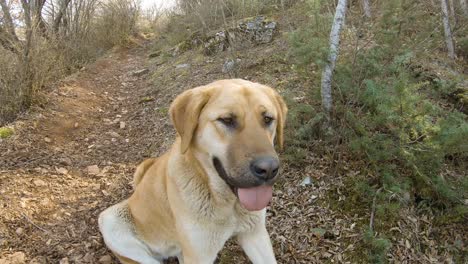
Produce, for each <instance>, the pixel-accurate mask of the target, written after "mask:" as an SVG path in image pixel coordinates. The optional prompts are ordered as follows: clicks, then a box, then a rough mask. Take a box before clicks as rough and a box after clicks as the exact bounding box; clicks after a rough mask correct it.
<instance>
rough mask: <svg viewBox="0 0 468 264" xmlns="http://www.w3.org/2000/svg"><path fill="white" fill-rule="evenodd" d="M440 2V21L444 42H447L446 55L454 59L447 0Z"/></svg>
mask: <svg viewBox="0 0 468 264" xmlns="http://www.w3.org/2000/svg"><path fill="white" fill-rule="evenodd" d="M440 3H441V7H442V22H443V23H444V32H445V42H446V43H447V52H448V56H449V57H450V58H451V59H455V50H454V48H453V41H452V30H451V28H450V21H449V14H448V8H447V1H446V0H440Z"/></svg>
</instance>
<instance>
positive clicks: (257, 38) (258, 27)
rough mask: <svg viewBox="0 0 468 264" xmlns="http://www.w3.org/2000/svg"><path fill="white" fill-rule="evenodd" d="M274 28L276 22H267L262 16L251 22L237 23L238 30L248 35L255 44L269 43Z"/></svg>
mask: <svg viewBox="0 0 468 264" xmlns="http://www.w3.org/2000/svg"><path fill="white" fill-rule="evenodd" d="M276 27H277V24H276V22H274V21H267V20H266V19H265V17H264V16H257V17H255V18H254V19H253V20H247V21H245V22H241V23H239V29H240V30H241V31H243V32H245V33H246V34H248V35H250V37H251V38H252V40H253V41H254V42H255V43H257V44H264V43H269V42H271V41H272V40H273V34H274V32H275V30H276Z"/></svg>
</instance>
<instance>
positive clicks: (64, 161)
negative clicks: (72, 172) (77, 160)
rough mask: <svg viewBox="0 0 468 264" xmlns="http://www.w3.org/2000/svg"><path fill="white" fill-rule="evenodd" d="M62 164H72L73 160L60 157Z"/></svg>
mask: <svg viewBox="0 0 468 264" xmlns="http://www.w3.org/2000/svg"><path fill="white" fill-rule="evenodd" d="M60 164H61V165H65V166H70V165H71V164H72V161H71V159H70V158H68V157H65V158H61V159H60Z"/></svg>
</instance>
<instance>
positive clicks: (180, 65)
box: [175, 63, 190, 69]
mask: <svg viewBox="0 0 468 264" xmlns="http://www.w3.org/2000/svg"><path fill="white" fill-rule="evenodd" d="M175 67H176V69H186V68H190V64H188V63H183V64H178V65H176V66H175Z"/></svg>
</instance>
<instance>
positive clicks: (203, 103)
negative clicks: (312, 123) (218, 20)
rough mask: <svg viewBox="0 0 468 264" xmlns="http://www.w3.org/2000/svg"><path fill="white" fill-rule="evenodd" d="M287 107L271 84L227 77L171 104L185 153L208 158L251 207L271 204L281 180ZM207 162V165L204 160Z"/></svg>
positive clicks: (208, 163)
mask: <svg viewBox="0 0 468 264" xmlns="http://www.w3.org/2000/svg"><path fill="white" fill-rule="evenodd" d="M286 113H287V107H286V104H285V103H284V101H283V99H282V98H281V97H280V95H279V94H278V93H277V92H276V91H275V90H273V89H272V88H270V87H267V86H264V85H260V84H257V83H252V82H249V81H245V80H238V79H236V80H222V81H217V82H214V83H212V84H209V85H207V86H202V87H197V88H194V89H191V90H188V91H185V92H184V93H182V94H181V95H179V96H178V97H177V98H176V99H175V100H174V102H173V104H172V105H171V108H170V114H171V118H172V121H173V123H174V126H175V128H176V130H177V132H178V134H179V136H180V148H181V149H180V151H181V153H185V152H187V150H189V149H190V151H193V152H195V154H196V156H203V157H204V158H203V160H204V161H205V162H203V161H201V162H202V164H203V167H205V168H206V167H210V168H212V169H213V170H214V171H216V172H217V176H218V177H220V178H221V179H223V180H224V182H225V183H226V184H227V185H228V186H229V187H230V188H231V190H232V191H233V192H234V194H236V195H237V196H238V197H239V200H240V202H241V204H242V205H243V206H244V207H245V208H247V209H249V210H260V209H263V208H264V207H266V205H267V204H268V202H269V201H270V199H271V195H272V189H271V186H272V185H273V183H274V182H275V181H276V179H277V176H278V170H279V165H280V163H279V159H278V155H277V153H276V151H275V149H274V142H275V141H276V142H277V144H278V145H279V147H280V148H282V147H283V128H284V124H285V119H286ZM204 163H207V164H204Z"/></svg>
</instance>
